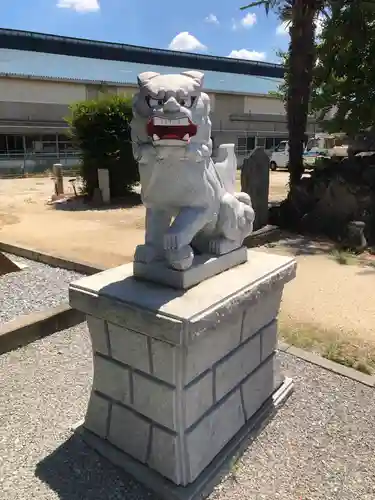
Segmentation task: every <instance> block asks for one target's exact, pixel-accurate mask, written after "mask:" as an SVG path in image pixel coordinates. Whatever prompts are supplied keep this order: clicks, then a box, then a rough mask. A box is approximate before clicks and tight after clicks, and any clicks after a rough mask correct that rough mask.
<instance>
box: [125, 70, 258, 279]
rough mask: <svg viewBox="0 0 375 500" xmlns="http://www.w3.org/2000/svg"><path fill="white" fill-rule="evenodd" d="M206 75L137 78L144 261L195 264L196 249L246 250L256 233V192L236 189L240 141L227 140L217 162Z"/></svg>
mask: <svg viewBox="0 0 375 500" xmlns="http://www.w3.org/2000/svg"><path fill="white" fill-rule="evenodd" d="M203 77H204V75H203V74H202V73H200V72H197V71H186V72H184V73H181V74H175V75H160V74H159V73H152V72H147V73H142V74H141V75H139V77H138V84H139V92H138V93H137V94H136V95H135V97H134V102H133V120H132V124H131V129H132V141H133V153H134V156H135V158H136V159H137V160H138V162H139V172H140V179H141V185H142V200H143V203H144V205H145V207H146V238H145V244H144V245H140V246H138V247H137V249H136V253H135V260H136V261H138V262H144V263H151V262H153V261H155V260H166V261H167V263H168V265H169V266H170V267H172V268H174V269H178V270H184V269H188V268H189V267H190V266H191V265H192V262H193V258H194V250H197V251H198V252H200V253H208V254H213V255H216V256H219V255H222V254H225V253H228V252H231V251H232V250H235V249H236V248H239V247H240V246H241V245H242V243H243V240H244V238H245V237H246V236H248V235H249V234H250V233H251V231H252V228H253V222H254V211H253V209H252V206H251V200H250V197H249V196H248V195H247V194H246V193H235V192H234V190H235V179H236V169H237V161H236V156H235V151H234V144H226V145H221V146H220V147H219V149H218V157H217V161H216V162H215V163H214V162H213V160H212V158H211V154H212V141H211V121H210V117H209V114H210V99H209V97H208V95H207V94H205V93H204V92H202V85H203Z"/></svg>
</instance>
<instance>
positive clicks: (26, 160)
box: [0, 150, 81, 178]
mask: <svg viewBox="0 0 375 500" xmlns="http://www.w3.org/2000/svg"><path fill="white" fill-rule="evenodd" d="M80 162H81V160H80V152H79V151H72V150H71V151H59V152H43V153H36V152H33V153H24V152H16V151H14V152H12V153H11V154H7V155H4V154H0V177H1V178H11V177H27V176H29V175H37V174H42V173H45V172H48V171H51V170H52V167H53V165H54V163H61V165H62V166H63V170H64V172H66V173H72V174H73V173H75V172H77V171H78V169H79V166H80Z"/></svg>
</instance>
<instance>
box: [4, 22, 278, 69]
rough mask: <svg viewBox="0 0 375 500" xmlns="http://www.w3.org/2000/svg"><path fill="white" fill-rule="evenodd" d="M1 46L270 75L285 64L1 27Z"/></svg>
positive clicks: (140, 62) (141, 62)
mask: <svg viewBox="0 0 375 500" xmlns="http://www.w3.org/2000/svg"><path fill="white" fill-rule="evenodd" d="M0 48H7V49H16V50H24V51H35V52H42V53H51V54H52V53H53V54H60V55H70V56H78V57H88V58H92V59H107V60H113V61H123V62H132V63H139V64H153V65H157V66H167V67H168V66H173V67H179V68H189V69H202V70H204V71H216V72H223V73H237V74H244V75H256V76H264V77H269V78H283V75H284V68H283V66H282V65H279V64H273V63H266V62H260V61H247V60H244V59H233V58H229V57H217V56H212V55H203V54H193V53H189V52H177V51H172V50H163V49H155V48H149V47H140V46H137V45H126V44H120V43H112V42H102V41H98V40H86V39H82V38H72V37H63V36H59V35H50V34H44V33H34V32H31V31H18V30H10V29H4V28H1V29H0Z"/></svg>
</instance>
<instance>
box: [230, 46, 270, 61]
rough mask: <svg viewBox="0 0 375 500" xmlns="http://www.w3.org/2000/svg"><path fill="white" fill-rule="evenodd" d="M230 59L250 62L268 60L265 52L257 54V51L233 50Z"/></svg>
mask: <svg viewBox="0 0 375 500" xmlns="http://www.w3.org/2000/svg"><path fill="white" fill-rule="evenodd" d="M228 57H232V58H234V59H248V60H250V61H264V60H265V58H266V53H265V52H257V51H256V50H247V49H240V50H232V52H231V53H230V54H229V56H228Z"/></svg>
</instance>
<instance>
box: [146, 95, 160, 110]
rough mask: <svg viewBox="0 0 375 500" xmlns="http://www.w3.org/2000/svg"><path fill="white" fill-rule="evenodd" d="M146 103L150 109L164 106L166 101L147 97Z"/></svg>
mask: <svg viewBox="0 0 375 500" xmlns="http://www.w3.org/2000/svg"><path fill="white" fill-rule="evenodd" d="M146 102H147V104H148V105H149V107H150V108H156V107H157V106H163V104H164V102H165V100H164V99H154V98H153V97H150V96H147V97H146Z"/></svg>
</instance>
